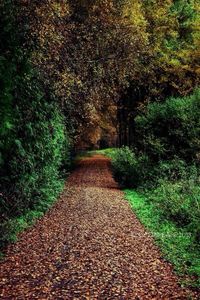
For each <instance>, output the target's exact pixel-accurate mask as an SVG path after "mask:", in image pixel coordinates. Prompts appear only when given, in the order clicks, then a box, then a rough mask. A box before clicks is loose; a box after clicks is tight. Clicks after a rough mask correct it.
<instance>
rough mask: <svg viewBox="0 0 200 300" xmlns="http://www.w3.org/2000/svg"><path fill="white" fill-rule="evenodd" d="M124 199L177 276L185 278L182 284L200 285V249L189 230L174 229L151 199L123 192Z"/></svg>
mask: <svg viewBox="0 0 200 300" xmlns="http://www.w3.org/2000/svg"><path fill="white" fill-rule="evenodd" d="M125 196H126V198H127V200H128V201H129V202H130V204H131V206H132V208H133V209H134V211H135V213H136V214H137V216H138V218H139V219H140V221H141V222H142V223H143V224H144V226H145V227H146V228H147V229H148V230H149V231H150V232H151V233H152V235H153V237H154V238H155V241H156V242H157V244H158V245H159V247H160V248H161V250H162V253H163V255H164V257H165V258H167V259H168V260H169V261H170V262H171V263H173V265H174V267H175V270H176V272H178V274H179V275H183V276H184V275H187V276H186V279H184V281H183V282H182V283H183V284H186V285H192V286H196V287H197V286H199V285H200V281H199V280H198V278H199V277H200V269H199V262H200V257H199V248H198V247H197V246H196V240H195V235H194V232H193V231H191V228H190V227H189V226H187V227H184V226H177V224H176V223H174V222H173V221H172V220H170V219H166V218H165V217H164V216H163V208H162V207H160V206H158V205H157V202H153V201H151V199H150V197H147V196H144V195H142V194H140V193H137V192H136V191H133V190H125ZM179 196H180V194H179ZM154 199H155V197H154ZM194 211H195V209H193V212H194ZM193 229H195V228H193ZM188 275H189V276H188ZM183 278H184V277H183ZM195 278H196V279H195Z"/></svg>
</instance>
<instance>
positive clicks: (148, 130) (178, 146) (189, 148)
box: [135, 89, 200, 160]
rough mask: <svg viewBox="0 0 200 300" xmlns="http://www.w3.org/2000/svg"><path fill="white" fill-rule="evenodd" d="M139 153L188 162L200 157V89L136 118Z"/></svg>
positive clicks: (155, 157)
mask: <svg viewBox="0 0 200 300" xmlns="http://www.w3.org/2000/svg"><path fill="white" fill-rule="evenodd" d="M135 127H136V136H135V141H136V145H135V146H137V148H138V150H141V151H142V152H145V153H146V154H148V155H149V156H150V157H152V158H154V159H157V160H158V159H171V158H173V157H174V156H178V157H180V158H183V159H186V160H191V159H195V158H196V157H197V156H198V155H199V153H200V139H199V137H200V89H197V90H195V91H194V93H193V94H191V95H190V96H186V97H182V98H169V99H167V100H166V101H165V102H163V103H158V102H154V103H151V104H149V105H148V106H147V108H146V112H145V113H143V114H142V115H138V116H137V117H136V118H135Z"/></svg>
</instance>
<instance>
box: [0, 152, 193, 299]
mask: <svg viewBox="0 0 200 300" xmlns="http://www.w3.org/2000/svg"><path fill="white" fill-rule="evenodd" d="M186 294H187V291H184V290H183V289H181V288H180V287H179V286H178V284H177V278H176V276H175V275H174V274H173V272H172V268H171V266H170V265H169V264H168V263H166V262H164V261H163V260H162V259H161V257H160V253H159V251H158V249H157V247H156V246H155V245H154V243H153V240H152V238H151V237H150V236H149V235H148V234H147V233H146V232H145V230H144V228H143V226H142V225H141V224H140V222H139V221H138V219H137V218H136V217H135V215H134V214H133V212H132V211H131V208H130V206H129V204H128V202H126V201H124V199H123V193H122V192H121V191H120V190H119V189H118V187H117V184H116V183H115V181H114V180H113V178H112V176H111V172H110V170H109V160H108V159H106V158H104V157H102V156H95V157H92V158H86V159H84V160H83V161H82V162H81V163H80V166H79V167H78V168H77V170H75V171H74V172H73V173H72V175H71V176H70V178H69V180H68V183H67V184H66V188H65V191H64V193H63V194H62V196H61V199H60V201H58V202H57V204H56V205H55V206H54V207H53V208H52V209H51V210H50V211H49V213H47V214H46V216H45V217H44V218H42V219H41V220H39V221H38V222H37V223H36V225H35V226H34V227H33V228H31V229H29V230H27V231H26V232H24V233H23V234H22V235H21V236H20V240H19V242H17V243H16V244H15V245H12V246H10V247H9V248H8V251H7V256H6V259H5V261H4V262H3V263H1V266H0V299H31V300H32V299H79V300H82V299H83V300H84V299H105V300H108V299H120V300H122V299H130V300H134V299H141V300H144V299H151V300H152V299H159V300H161V299H188V298H187V296H186ZM190 299H195V296H193V297H192V298H190Z"/></svg>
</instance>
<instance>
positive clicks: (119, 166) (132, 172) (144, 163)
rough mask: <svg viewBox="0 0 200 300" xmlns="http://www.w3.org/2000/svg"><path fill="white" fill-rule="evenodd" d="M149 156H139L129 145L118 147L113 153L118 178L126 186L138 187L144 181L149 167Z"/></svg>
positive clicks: (114, 167) (115, 173)
mask: <svg viewBox="0 0 200 300" xmlns="http://www.w3.org/2000/svg"><path fill="white" fill-rule="evenodd" d="M148 163H149V162H148V158H147V157H146V156H144V155H141V156H140V157H137V155H136V154H135V153H134V151H133V150H131V149H130V148H129V147H123V148H121V149H117V150H116V151H115V153H114V155H113V159H112V167H113V171H114V175H115V177H116V179H117V180H118V181H119V182H120V183H121V184H122V185H125V186H128V187H138V185H139V184H140V183H141V182H142V181H144V178H145V176H146V174H147V169H148Z"/></svg>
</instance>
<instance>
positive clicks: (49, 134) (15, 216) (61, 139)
mask: <svg viewBox="0 0 200 300" xmlns="http://www.w3.org/2000/svg"><path fill="white" fill-rule="evenodd" d="M21 8H22V7H21V6H20V4H19V5H18V3H14V2H13V1H9V0H5V1H1V2H0V33H1V34H0V52H1V54H0V107H1V110H0V247H2V246H4V245H6V244H7V243H8V242H10V241H14V240H15V239H16V234H17V233H18V232H19V231H21V230H23V229H24V228H26V227H27V226H28V224H30V223H31V222H32V221H33V220H34V218H36V217H39V216H41V215H42V214H43V212H44V211H46V210H47V209H48V208H49V207H50V205H51V204H52V203H53V201H54V200H55V199H56V198H57V196H58V194H59V192H60V191H61V190H62V187H63V175H64V174H65V170H66V171H67V170H69V164H70V156H69V138H68V135H67V132H66V129H65V124H64V117H63V114H62V112H61V110H60V109H59V107H58V104H57V103H56V101H55V97H54V95H53V94H52V92H51V91H50V89H48V90H47V89H46V88H45V86H44V83H42V80H41V79H40V74H38V72H36V71H33V67H32V65H31V63H30V62H29V56H28V53H27V52H28V49H27V48H24V40H25V35H26V33H27V28H26V26H25V25H27V24H24V23H23V22H25V20H24V19H23V18H21V17H22V15H20V13H21V14H22V12H23V10H21ZM22 21H23V22H22ZM19 25H20V26H21V27H20V26H19Z"/></svg>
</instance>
